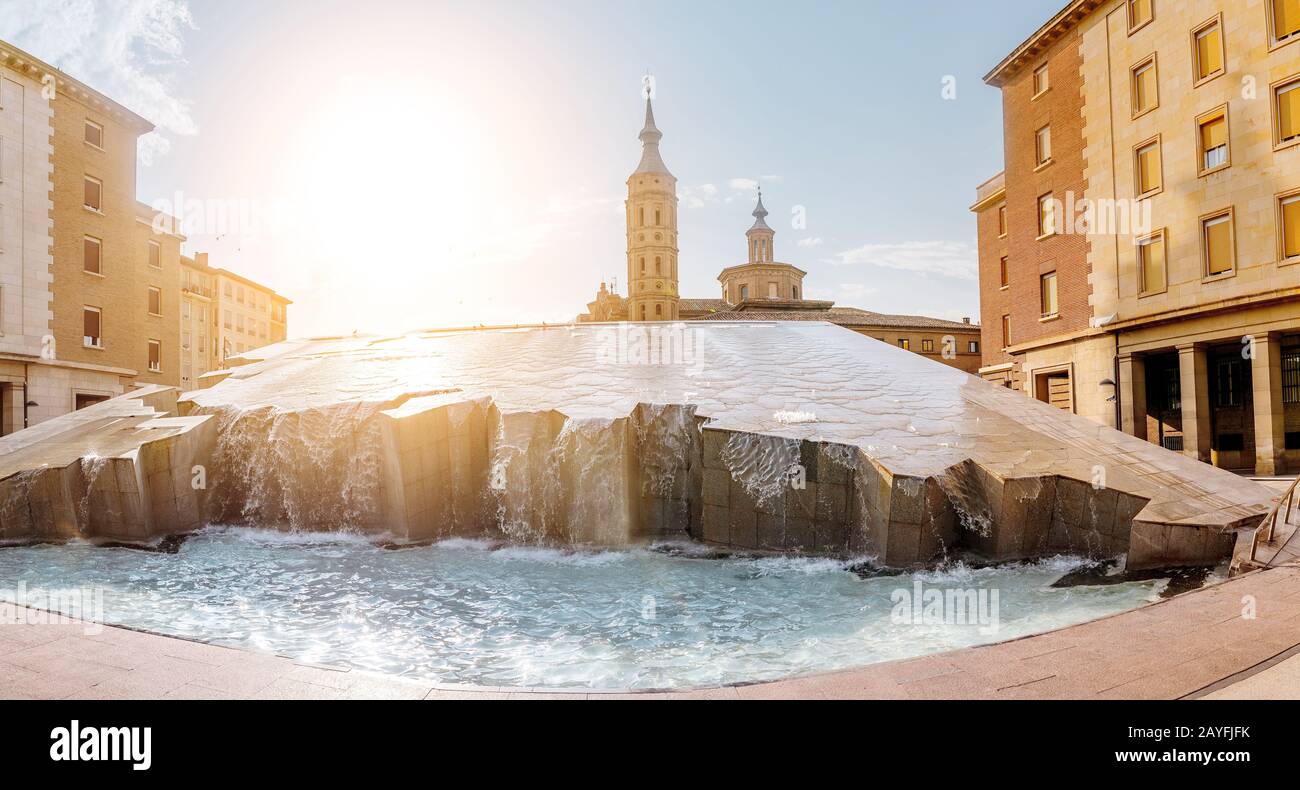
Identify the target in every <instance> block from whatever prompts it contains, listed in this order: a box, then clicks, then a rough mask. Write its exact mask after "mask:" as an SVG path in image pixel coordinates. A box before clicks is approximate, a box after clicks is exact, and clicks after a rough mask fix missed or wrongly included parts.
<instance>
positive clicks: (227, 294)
mask: <svg viewBox="0 0 1300 790" xmlns="http://www.w3.org/2000/svg"><path fill="white" fill-rule="evenodd" d="M233 294H234V289H233V288H231V286H230V283H226V298H227V299H229V298H230V297H231V296H232V295H233Z"/></svg>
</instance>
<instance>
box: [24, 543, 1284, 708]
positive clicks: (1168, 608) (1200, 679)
mask: <svg viewBox="0 0 1300 790" xmlns="http://www.w3.org/2000/svg"><path fill="white" fill-rule="evenodd" d="M1248 604H1251V605H1253V607H1254V611H1255V613H1256V616H1255V617H1254V618H1253V619H1252V618H1245V617H1243V616H1242V611H1243V607H1245V606H1247V605H1248ZM18 613H19V618H18V619H19V620H20V621H21V620H23V619H26V617H25V615H26V613H27V612H26V610H23V609H19V610H18ZM37 614H40V613H37ZM1191 696H1206V697H1208V698H1212V699H1259V698H1264V699H1296V698H1300V567H1294V566H1288V567H1283V568H1273V569H1270V570H1266V571H1259V572H1256V573H1251V574H1247V575H1245V576H1241V577H1238V578H1236V579H1232V580H1229V581H1226V582H1223V583H1220V584H1216V585H1213V586H1210V587H1207V588H1204V589H1201V590H1197V591H1195V592H1191V593H1187V594H1184V595H1180V596H1177V597H1175V598H1171V599H1169V600H1167V601H1162V602H1160V603H1157V604H1152V605H1150V606H1147V607H1143V608H1141V609H1136V610H1133V611H1130V612H1125V613H1122V614H1117V615H1113V616H1111V617H1107V618H1103V619H1101V620H1095V621H1093V622H1090V623H1084V624H1082V625H1077V626H1071V627H1069V628H1065V629H1061V630H1059V631H1053V632H1049V633H1045V634H1039V635H1037V636H1031V637H1025V638H1023V639H1017V640H1014V641H1010V642H1003V643H1000V644H995V645H987V646H984V647H976V648H970V649H967V650H959V651H955V652H951V653H942V654H936V655H931V656H924V657H921V658H913V659H908V660H903V661H892V662H888V663H883V664H875V665H872V666H868V667H863V668H860V669H855V670H848V671H843V672H836V673H831V674H824V675H816V676H812V677H806V678H794V679H790V680H784V681H779V682H775V683H762V684H755V685H748V686H735V687H727V688H715V689H701V690H691V691H681V692H672V693H645V694H630V693H614V692H600V693H595V692H593V693H587V692H582V691H578V692H574V691H571V690H565V689H562V690H547V689H526V688H517V689H510V688H476V687H470V686H452V685H437V684H432V683H428V682H421V681H413V680H407V679H404V678H398V677H390V676H383V675H376V674H371V673H367V672H360V671H348V670H339V669H335V668H330V667H321V666H316V665H309V664H304V663H301V662H296V661H294V660H292V659H289V658H284V657H280V656H272V655H267V654H262V653H255V652H251V651H246V650H240V649H236V648H229V647H222V646H218V645H208V644H202V643H199V642H191V641H187V640H183V639H176V638H172V637H167V636H160V635H156V634H149V633H144V632H140V631H134V630H130V629H125V628H116V627H112V626H102V627H94V628H90V629H88V628H87V626H86V625H85V624H80V623H67V624H38V625H27V624H19V625H13V624H0V699H431V700H462V699H510V700H566V699H593V700H594V699H605V700H616V699H706V700H713V699H717V700H721V699H1178V698H1184V697H1191Z"/></svg>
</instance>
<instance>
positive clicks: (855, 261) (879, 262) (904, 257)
mask: <svg viewBox="0 0 1300 790" xmlns="http://www.w3.org/2000/svg"><path fill="white" fill-rule="evenodd" d="M826 262H827V263H830V264H832V265H834V266H857V265H864V264H865V265H868V266H878V267H881V268H885V269H897V270H899V271H907V272H916V273H918V274H934V275H938V276H940V277H950V278H952V279H955V280H978V279H979V252H978V250H977V249H976V248H975V245H974V244H972V243H969V242H960V241H906V242H902V243H900V244H864V245H862V246H861V247H855V248H853V249H851V250H845V251H844V252H840V253H836V254H835V256H834V257H833V258H829V259H827V261H826Z"/></svg>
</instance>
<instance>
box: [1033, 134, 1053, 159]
mask: <svg viewBox="0 0 1300 790" xmlns="http://www.w3.org/2000/svg"><path fill="white" fill-rule="evenodd" d="M1034 157H1035V159H1034V161H1035V162H1036V163H1037V164H1038V166H1039V167H1042V166H1043V165H1045V164H1047V163H1048V162H1050V161H1052V127H1050V126H1044V127H1043V128H1042V129H1039V130H1038V131H1037V132H1036V133H1035V134H1034Z"/></svg>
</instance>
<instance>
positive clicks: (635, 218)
mask: <svg viewBox="0 0 1300 790" xmlns="http://www.w3.org/2000/svg"><path fill="white" fill-rule="evenodd" d="M640 138H641V164H640V165H638V166H637V169H636V170H635V171H634V172H633V173H632V176H631V177H630V178H628V180H627V317H628V320H629V321H676V320H677V319H678V301H679V293H678V290H677V282H678V280H677V179H676V178H674V177H673V174H672V173H670V172H668V166H667V165H665V164H664V160H663V157H661V156H660V155H659V141H660V140H661V139H663V132H660V131H659V129H658V127H656V126H655V115H654V107H653V106H652V105H651V101H650V95H649V93H648V92H647V94H646V100H645V128H644V129H642V130H641V135H640Z"/></svg>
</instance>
